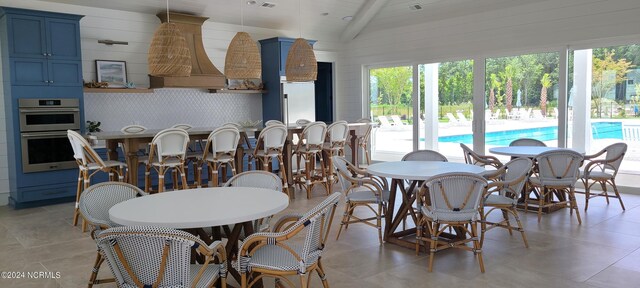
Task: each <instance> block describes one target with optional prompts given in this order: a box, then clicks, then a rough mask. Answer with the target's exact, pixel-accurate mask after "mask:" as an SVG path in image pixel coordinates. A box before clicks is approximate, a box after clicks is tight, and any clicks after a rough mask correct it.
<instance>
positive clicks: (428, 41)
mask: <svg viewBox="0 0 640 288" xmlns="http://www.w3.org/2000/svg"><path fill="white" fill-rule="evenodd" d="M638 15H640V1H638V0H549V1H544V2H535V3H531V4H525V5H521V6H516V7H509V8H505V9H501V10H495V11H489V12H482V13H477V14H473V15H470V16H465V17H458V18H451V19H446V20H441V21H434V22H425V23H422V24H419V25H413V26H406V27H401V28H395V29H388V30H378V31H367V30H366V29H365V31H363V33H361V34H360V35H358V36H357V37H356V39H355V40H353V41H350V42H349V43H348V44H347V46H346V47H345V52H344V54H343V55H341V59H343V60H344V61H339V68H340V70H341V71H342V75H343V77H340V78H338V79H337V81H338V83H337V84H338V87H340V90H338V94H339V95H345V96H344V97H340V98H338V99H337V101H338V102H337V107H338V108H339V109H338V111H337V113H338V115H339V117H342V118H344V119H346V120H354V119H357V118H359V117H360V116H361V115H362V113H363V110H364V108H363V93H366V91H365V89H363V71H364V70H365V69H366V66H367V65H395V64H400V65H406V64H411V63H418V64H423V63H433V62H442V61H451V60H460V59H473V58H474V57H478V56H487V57H493V56H509V55H518V54H523V53H538V52H547V51H557V50H559V49H562V48H563V47H567V46H570V47H576V48H585V47H602V46H608V45H619V44H629V43H635V44H640V34H639V33H640V17H639V16H638ZM427 20H428V19H427ZM365 87H366V86H365ZM365 98H366V97H365Z"/></svg>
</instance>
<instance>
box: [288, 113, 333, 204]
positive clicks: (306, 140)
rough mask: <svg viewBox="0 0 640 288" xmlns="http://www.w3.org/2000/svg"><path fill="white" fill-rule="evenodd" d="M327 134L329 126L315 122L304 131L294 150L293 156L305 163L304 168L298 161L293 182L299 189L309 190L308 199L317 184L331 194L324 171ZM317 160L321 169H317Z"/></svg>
mask: <svg viewBox="0 0 640 288" xmlns="http://www.w3.org/2000/svg"><path fill="white" fill-rule="evenodd" d="M326 134H327V125H326V124H324V122H313V123H311V124H309V125H307V126H306V127H304V129H303V130H302V134H301V137H300V141H298V145H297V146H296V148H295V149H294V150H293V154H294V155H295V156H298V157H299V158H298V159H302V160H304V161H305V163H304V167H302V166H301V163H300V160H298V163H297V164H298V165H297V167H298V170H297V171H296V173H295V174H294V175H293V181H294V183H295V184H298V186H299V187H304V188H305V189H306V190H307V199H308V198H311V190H312V189H313V186H315V184H322V185H324V186H325V189H326V190H327V194H329V187H328V184H327V175H326V171H325V169H324V157H323V156H322V147H323V145H324V139H325V136H326ZM316 160H320V169H317V168H316Z"/></svg>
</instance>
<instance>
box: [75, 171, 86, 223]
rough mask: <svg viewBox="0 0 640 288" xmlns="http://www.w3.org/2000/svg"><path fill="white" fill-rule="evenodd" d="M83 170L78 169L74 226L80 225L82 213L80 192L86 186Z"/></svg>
mask: <svg viewBox="0 0 640 288" xmlns="http://www.w3.org/2000/svg"><path fill="white" fill-rule="evenodd" d="M82 179H83V176H82V170H80V169H78V185H77V187H76V207H75V208H74V209H73V226H77V225H78V216H79V215H80V210H79V206H78V205H80V193H82V189H83V188H84V186H83V185H82Z"/></svg>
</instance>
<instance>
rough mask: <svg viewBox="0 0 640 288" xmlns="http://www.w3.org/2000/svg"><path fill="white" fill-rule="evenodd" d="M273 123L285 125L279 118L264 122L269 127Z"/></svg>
mask: <svg viewBox="0 0 640 288" xmlns="http://www.w3.org/2000/svg"><path fill="white" fill-rule="evenodd" d="M273 125H284V123H282V121H278V120H269V121H267V122H264V127H269V126H273Z"/></svg>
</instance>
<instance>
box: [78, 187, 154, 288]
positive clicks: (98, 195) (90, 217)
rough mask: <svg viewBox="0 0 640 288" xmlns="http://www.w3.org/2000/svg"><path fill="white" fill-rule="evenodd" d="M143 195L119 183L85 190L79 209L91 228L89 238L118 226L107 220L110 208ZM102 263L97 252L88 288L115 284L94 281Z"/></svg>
mask: <svg viewBox="0 0 640 288" xmlns="http://www.w3.org/2000/svg"><path fill="white" fill-rule="evenodd" d="M144 195H147V193H145V192H143V191H142V190H140V188H138V187H136V186H133V185H131V184H128V183H121V182H105V183H100V184H96V185H92V186H90V187H89V188H87V189H86V190H85V191H84V193H82V196H81V197H80V204H79V209H80V214H81V215H82V218H84V219H85V220H86V221H87V222H88V223H89V225H91V226H92V227H93V230H92V231H91V238H92V239H95V236H96V234H97V233H99V232H100V231H101V230H105V229H109V228H112V227H117V226H120V225H118V224H117V223H115V222H112V221H111V219H109V209H110V208H111V207H113V206H114V205H116V204H118V203H120V202H124V201H127V200H129V199H133V198H136V197H139V196H144ZM102 262H104V258H102V255H101V254H100V252H98V253H97V255H96V261H95V263H94V265H93V269H92V270H91V276H90V277H89V285H88V287H89V288H91V287H93V285H96V284H102V283H109V282H115V279H113V278H112V279H96V278H97V277H98V271H99V270H100V266H102Z"/></svg>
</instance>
